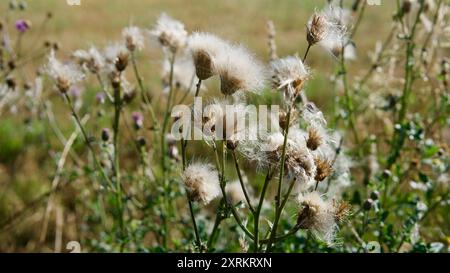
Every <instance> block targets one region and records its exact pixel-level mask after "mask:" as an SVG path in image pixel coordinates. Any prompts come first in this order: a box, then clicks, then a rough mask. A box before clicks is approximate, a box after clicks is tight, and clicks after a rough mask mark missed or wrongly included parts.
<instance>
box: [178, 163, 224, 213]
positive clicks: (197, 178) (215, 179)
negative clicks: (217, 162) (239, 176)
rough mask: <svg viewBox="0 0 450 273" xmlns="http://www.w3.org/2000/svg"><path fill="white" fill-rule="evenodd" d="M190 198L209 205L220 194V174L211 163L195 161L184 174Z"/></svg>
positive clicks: (184, 181)
mask: <svg viewBox="0 0 450 273" xmlns="http://www.w3.org/2000/svg"><path fill="white" fill-rule="evenodd" d="M182 179H183V183H184V186H185V188H186V191H187V193H188V196H189V199H190V200H191V201H195V202H202V203H203V204H205V205H207V204H208V203H210V202H211V201H212V200H214V199H215V198H216V197H218V196H219V195H220V192H221V190H220V184H219V174H218V173H217V171H216V170H215V169H214V167H213V166H212V165H210V164H202V163H193V164H191V165H189V166H188V167H187V168H186V170H185V171H184V172H183V174H182Z"/></svg>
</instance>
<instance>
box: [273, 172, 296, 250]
mask: <svg viewBox="0 0 450 273" xmlns="http://www.w3.org/2000/svg"><path fill="white" fill-rule="evenodd" d="M296 181H297V180H296V179H295V178H294V179H293V180H292V182H291V184H290V185H289V189H288V191H287V192H286V194H285V196H284V199H283V202H282V203H281V205H280V207H279V208H278V210H277V213H276V215H275V221H274V223H273V228H272V232H271V233H270V238H269V240H268V244H267V249H266V253H269V252H270V251H271V250H272V246H273V243H274V242H275V238H276V233H277V227H278V223H279V221H280V219H281V214H282V213H283V209H284V207H285V206H286V203H287V200H288V199H289V196H290V195H291V192H292V189H293V188H294V185H295V182H296Z"/></svg>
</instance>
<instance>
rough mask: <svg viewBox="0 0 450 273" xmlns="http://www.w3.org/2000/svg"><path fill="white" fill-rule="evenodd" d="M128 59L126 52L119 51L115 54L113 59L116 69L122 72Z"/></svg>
mask: <svg viewBox="0 0 450 273" xmlns="http://www.w3.org/2000/svg"><path fill="white" fill-rule="evenodd" d="M128 59H129V54H128V52H120V53H119V54H118V55H117V57H116V59H115V61H114V65H115V66H116V69H117V71H119V72H122V71H124V70H125V69H126V68H127V66H128Z"/></svg>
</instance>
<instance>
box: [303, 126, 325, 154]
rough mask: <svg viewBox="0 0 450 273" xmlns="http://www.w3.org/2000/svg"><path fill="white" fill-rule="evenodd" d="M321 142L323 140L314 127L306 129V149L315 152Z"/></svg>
mask: <svg viewBox="0 0 450 273" xmlns="http://www.w3.org/2000/svg"><path fill="white" fill-rule="evenodd" d="M322 141H323V138H322V136H321V134H320V133H319V131H318V130H317V129H316V128H314V127H310V128H309V129H308V140H307V141H306V146H307V147H308V149H310V150H311V151H315V150H317V148H319V146H320V145H321V144H322Z"/></svg>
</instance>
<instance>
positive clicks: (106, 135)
mask: <svg viewBox="0 0 450 273" xmlns="http://www.w3.org/2000/svg"><path fill="white" fill-rule="evenodd" d="M110 136H111V134H110V132H109V129H108V128H104V129H103V130H102V140H103V141H104V142H107V141H108V140H109V138H110Z"/></svg>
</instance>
